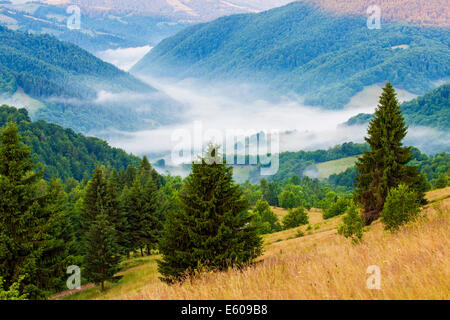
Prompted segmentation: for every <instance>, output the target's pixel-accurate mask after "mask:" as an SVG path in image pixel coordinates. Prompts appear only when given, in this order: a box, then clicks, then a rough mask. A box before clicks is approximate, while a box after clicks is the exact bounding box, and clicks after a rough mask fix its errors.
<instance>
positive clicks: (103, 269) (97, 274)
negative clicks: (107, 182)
mask: <svg viewBox="0 0 450 320" xmlns="http://www.w3.org/2000/svg"><path fill="white" fill-rule="evenodd" d="M115 235H116V233H115V230H114V227H113V225H112V224H111V222H110V221H109V218H108V216H107V215H105V214H100V215H98V216H97V217H96V218H95V220H94V221H93V222H92V224H91V227H90V228H89V231H88V233H87V235H86V238H87V244H88V246H87V250H86V256H85V272H86V275H87V277H88V279H90V280H91V281H93V282H94V283H95V284H101V288H102V291H104V290H105V281H114V280H115V278H114V275H115V274H116V272H117V271H118V266H119V262H120V255H119V252H120V249H119V247H118V245H117V240H116V238H115Z"/></svg>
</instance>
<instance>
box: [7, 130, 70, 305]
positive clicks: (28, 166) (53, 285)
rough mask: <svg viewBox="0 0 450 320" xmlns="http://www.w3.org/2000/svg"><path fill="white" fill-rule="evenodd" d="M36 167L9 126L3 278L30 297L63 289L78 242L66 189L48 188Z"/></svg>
mask: <svg viewBox="0 0 450 320" xmlns="http://www.w3.org/2000/svg"><path fill="white" fill-rule="evenodd" d="M37 167H38V165H37V164H35V163H34V159H33V157H32V156H31V152H30V149H29V148H28V147H27V146H25V145H24V144H23V143H22V141H21V137H20V135H19V133H18V129H17V126H16V125H15V124H13V123H8V124H7V125H6V127H5V128H4V129H2V130H1V133H0V194H1V197H0V274H1V276H2V278H3V280H4V282H5V283H4V285H5V287H10V286H11V285H13V284H14V283H20V286H19V291H20V293H21V294H26V295H27V297H28V298H30V299H41V298H45V295H46V293H47V292H51V291H54V290H56V289H59V288H60V286H61V283H62V279H63V276H64V272H65V267H66V266H67V265H68V263H69V262H70V259H71V256H70V254H71V248H72V247H71V245H72V244H73V242H72V239H73V238H72V230H71V228H70V224H69V219H68V215H67V211H66V197H65V193H64V191H63V189H62V186H61V184H60V183H59V182H58V181H51V182H50V184H49V186H48V187H47V185H46V183H45V182H44V181H43V180H41V177H42V172H41V171H36V169H37Z"/></svg>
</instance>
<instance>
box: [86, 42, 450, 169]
mask: <svg viewBox="0 0 450 320" xmlns="http://www.w3.org/2000/svg"><path fill="white" fill-rule="evenodd" d="M147 51H149V50H147V48H127V49H120V50H109V51H108V55H105V56H103V59H105V60H106V61H108V62H111V63H113V64H115V65H116V66H117V67H119V68H123V69H129V68H130V61H133V59H134V61H135V62H136V60H137V59H136V57H140V56H142V55H143V54H145V53H144V52H147ZM124 53H125V54H124ZM98 56H99V57H102V55H98ZM124 66H127V68H124ZM140 79H141V80H143V81H144V82H146V83H148V84H149V85H150V86H152V87H154V88H156V89H157V90H158V91H160V92H163V93H164V94H166V95H168V96H169V97H170V98H172V99H173V100H175V101H177V102H179V103H180V105H182V106H183V108H181V111H180V112H181V114H179V115H177V116H178V117H179V121H177V122H176V124H170V125H163V126H160V127H158V128H154V129H151V128H149V129H148V130H139V131H120V130H111V131H102V132H94V134H95V135H98V136H101V137H102V138H105V139H107V140H108V142H109V143H110V144H111V145H112V146H115V147H120V148H123V149H124V150H126V151H127V152H130V153H133V154H136V155H148V156H149V157H150V158H151V159H153V160H157V159H161V158H164V159H165V160H166V162H167V163H170V155H171V152H172V150H173V148H174V147H175V146H176V145H179V143H180V141H179V139H178V140H177V138H176V137H175V136H174V135H176V133H177V132H180V130H182V132H186V133H189V134H190V135H191V136H192V137H194V135H195V133H196V130H197V131H198V130H201V133H202V136H203V137H202V140H203V141H202V144H203V145H205V144H207V143H208V142H209V141H211V140H214V141H215V142H217V143H219V144H222V145H224V142H221V141H217V139H212V138H211V136H208V132H211V131H212V130H216V131H218V132H221V133H222V134H223V136H224V137H225V136H226V134H227V132H229V131H236V130H241V131H242V130H243V131H245V132H246V133H252V132H253V133H254V134H256V133H259V132H266V133H269V132H271V131H274V130H275V131H278V132H279V133H280V145H279V149H280V152H283V151H298V150H316V149H327V148H330V147H333V146H335V145H337V144H340V143H343V142H349V141H352V142H364V136H365V134H366V129H367V128H366V127H367V126H366V125H353V126H347V125H345V124H344V123H345V122H346V121H347V120H348V119H349V118H351V117H353V116H356V115H358V114H360V113H367V114H372V113H373V112H374V111H375V108H376V106H377V104H378V99H379V95H380V93H381V90H382V89H381V88H382V87H381V86H382V84H379V85H372V86H369V87H366V88H365V89H364V90H363V91H361V92H359V93H358V94H356V95H355V96H354V97H353V98H352V99H351V101H350V102H349V103H348V104H347V105H346V106H345V107H344V108H343V109H338V110H330V109H326V108H322V107H320V106H308V105H305V104H304V103H303V98H302V97H299V96H295V95H291V96H289V97H288V96H286V97H279V98H278V99H262V98H259V97H260V96H267V94H266V93H267V92H263V91H264V89H263V88H261V87H256V86H255V85H253V84H249V83H222V84H220V83H218V82H214V83H205V82H201V81H198V80H196V79H185V80H182V81H179V80H175V79H155V78H149V77H140ZM416 97H417V96H416V95H414V94H412V93H409V92H408V91H405V90H401V89H398V98H399V101H400V102H404V101H409V100H412V99H414V98H416ZM111 98H112V99H115V100H117V99H119V100H122V99H123V100H126V99H128V98H130V97H127V96H124V97H122V96H120V95H119V96H114V97H111ZM448 138H449V136H448V133H446V132H440V131H438V130H435V129H433V128H427V127H411V128H409V134H408V137H407V139H406V143H407V144H411V145H414V146H417V147H418V148H420V149H421V150H423V151H424V152H427V153H434V152H440V151H448V150H446V147H445V145H442V144H441V143H438V142H437V141H439V140H438V139H448ZM191 140H192V139H191ZM440 141H442V140H440ZM195 142H197V141H191V144H192V145H193V144H194V143H195ZM181 143H183V142H181ZM185 143H189V142H185ZM185 147H190V146H185Z"/></svg>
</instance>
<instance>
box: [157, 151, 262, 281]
mask: <svg viewBox="0 0 450 320" xmlns="http://www.w3.org/2000/svg"><path fill="white" fill-rule="evenodd" d="M232 170H233V169H232V167H227V165H226V163H225V161H222V159H221V158H220V155H219V154H218V148H217V147H215V146H212V145H210V146H209V148H208V150H207V152H206V154H205V155H204V156H203V157H202V158H201V161H198V162H194V163H193V164H192V173H191V174H190V175H189V176H188V177H187V178H186V182H185V184H184V186H183V189H182V191H181V193H180V195H179V198H178V199H179V203H180V210H179V211H172V212H170V213H169V216H168V218H167V222H166V225H165V229H164V232H163V236H162V238H161V241H160V246H159V247H160V252H161V254H162V260H161V261H159V262H158V270H159V272H160V273H161V274H162V275H163V278H162V279H163V280H165V281H167V282H173V281H176V280H180V279H182V278H183V277H184V276H186V275H189V274H192V273H193V272H195V271H196V270H199V269H204V268H205V269H210V270H211V269H213V270H224V269H226V268H228V267H233V266H235V267H241V266H243V265H245V264H248V263H251V262H253V261H254V260H255V259H256V258H257V257H258V256H259V255H260V254H261V251H262V249H261V238H260V236H259V235H258V234H257V229H256V226H255V223H254V222H253V218H252V216H251V215H250V214H249V213H248V203H247V201H246V200H245V198H244V196H243V194H242V191H241V190H240V187H239V186H237V185H235V184H233V177H232V176H233V171H232Z"/></svg>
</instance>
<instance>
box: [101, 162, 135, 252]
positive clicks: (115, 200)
mask: <svg viewBox="0 0 450 320" xmlns="http://www.w3.org/2000/svg"><path fill="white" fill-rule="evenodd" d="M121 193H122V190H121V187H120V180H119V174H118V173H117V171H116V169H113V170H112V172H111V174H110V175H109V178H108V181H107V182H106V203H105V206H106V212H107V214H108V216H109V218H110V221H111V223H112V225H113V226H114V228H115V230H116V236H117V244H118V246H119V247H120V250H121V252H122V253H123V254H125V255H128V252H129V248H130V240H129V239H128V230H129V225H128V220H127V217H126V213H125V212H124V211H123V210H122V208H121V203H120V196H121Z"/></svg>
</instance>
